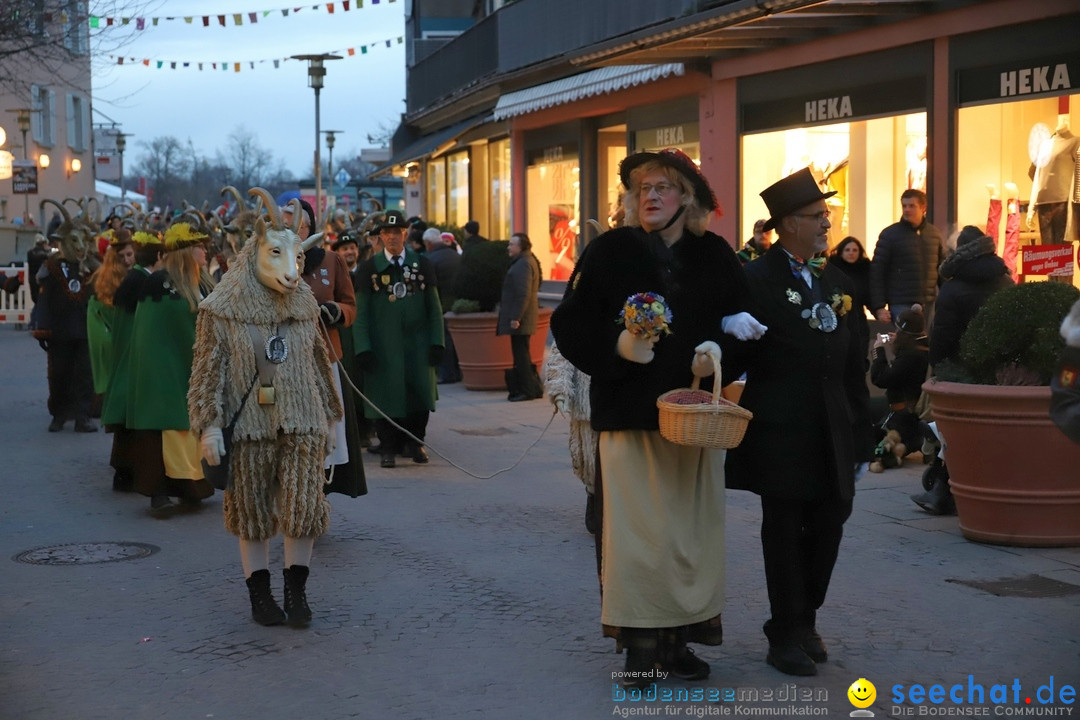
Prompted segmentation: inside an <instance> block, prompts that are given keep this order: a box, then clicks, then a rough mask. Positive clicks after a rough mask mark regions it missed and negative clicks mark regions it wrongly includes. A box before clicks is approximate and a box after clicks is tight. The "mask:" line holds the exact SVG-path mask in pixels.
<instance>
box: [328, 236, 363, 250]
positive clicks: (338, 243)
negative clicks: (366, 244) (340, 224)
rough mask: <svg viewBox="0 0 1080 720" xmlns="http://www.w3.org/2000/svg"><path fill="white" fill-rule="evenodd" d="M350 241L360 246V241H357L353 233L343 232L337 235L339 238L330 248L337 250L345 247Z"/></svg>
mask: <svg viewBox="0 0 1080 720" xmlns="http://www.w3.org/2000/svg"><path fill="white" fill-rule="evenodd" d="M350 243H352V244H353V245H356V246H357V247H359V246H360V243H358V242H357V241H356V238H355V237H354V236H353V234H352V233H347V232H343V233H341V234H340V235H338V236H337V240H335V241H334V244H333V245H331V246H330V249H331V250H333V251H334V252H337V251H338V250H339V249H341V248H343V247H345V246H346V245H348V244H350Z"/></svg>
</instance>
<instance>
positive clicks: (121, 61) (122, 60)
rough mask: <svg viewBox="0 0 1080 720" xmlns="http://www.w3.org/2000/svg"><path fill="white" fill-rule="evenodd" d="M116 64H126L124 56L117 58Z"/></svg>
mask: <svg viewBox="0 0 1080 720" xmlns="http://www.w3.org/2000/svg"><path fill="white" fill-rule="evenodd" d="M116 64H117V65H123V64H124V58H122V57H118V58H116Z"/></svg>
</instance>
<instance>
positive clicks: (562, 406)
mask: <svg viewBox="0 0 1080 720" xmlns="http://www.w3.org/2000/svg"><path fill="white" fill-rule="evenodd" d="M551 402H553V403H555V409H556V410H558V411H559V412H560V413H562V414H563V415H565V416H567V417H570V408H569V403H568V402H567V401H566V398H565V397H564V396H562V395H556V396H555V397H553V398H551Z"/></svg>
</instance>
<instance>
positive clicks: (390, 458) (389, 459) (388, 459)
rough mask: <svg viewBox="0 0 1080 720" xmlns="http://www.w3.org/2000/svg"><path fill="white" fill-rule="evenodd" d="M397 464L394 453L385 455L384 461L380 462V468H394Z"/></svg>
mask: <svg viewBox="0 0 1080 720" xmlns="http://www.w3.org/2000/svg"><path fill="white" fill-rule="evenodd" d="M396 464H397V463H395V462H394V454H393V453H383V456H382V460H380V461H379V467H384V468H392V467H394V465H396Z"/></svg>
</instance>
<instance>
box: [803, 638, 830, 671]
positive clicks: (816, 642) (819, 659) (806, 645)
mask: <svg viewBox="0 0 1080 720" xmlns="http://www.w3.org/2000/svg"><path fill="white" fill-rule="evenodd" d="M799 647H800V648H802V651H803V652H804V653H806V654H807V655H808V656H809V658H810V659H811V660H813V661H814V662H815V663H823V662H828V661H829V651H828V650H826V649H825V641H823V640H822V639H821V636H820V635H818V631H817V630H811V631H810V634H809V635H807V636H806V638H805V639H804V640H803V641H802V644H800V645H799Z"/></svg>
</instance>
